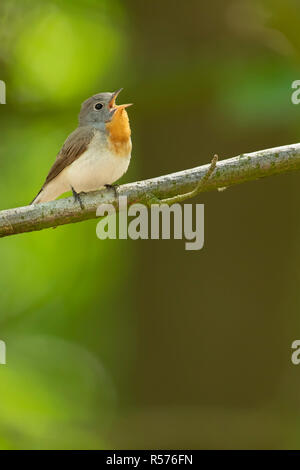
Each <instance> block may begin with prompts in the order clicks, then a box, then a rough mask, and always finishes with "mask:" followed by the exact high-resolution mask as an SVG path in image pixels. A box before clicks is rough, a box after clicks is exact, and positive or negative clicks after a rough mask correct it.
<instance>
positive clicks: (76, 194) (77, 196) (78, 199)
mask: <svg viewBox="0 0 300 470" xmlns="http://www.w3.org/2000/svg"><path fill="white" fill-rule="evenodd" d="M72 193H73V196H74V200H75V202H79V204H80V207H81V209H84V205H83V202H82V200H81V197H80V194H79V193H76V191H75V189H74V188H73V186H72ZM81 194H82V193H81Z"/></svg>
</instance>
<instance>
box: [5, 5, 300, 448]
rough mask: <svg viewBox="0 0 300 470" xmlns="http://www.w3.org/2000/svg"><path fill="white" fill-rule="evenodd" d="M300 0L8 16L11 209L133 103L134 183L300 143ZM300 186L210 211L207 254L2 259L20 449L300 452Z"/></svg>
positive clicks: (59, 254) (286, 179)
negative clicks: (84, 138) (65, 152)
mask: <svg viewBox="0 0 300 470" xmlns="http://www.w3.org/2000/svg"><path fill="white" fill-rule="evenodd" d="M299 30H300V2H299V1H298V0H257V1H251V0H248V1H243V0H232V1H230V0H227V1H221V0H220V1H217V0H211V1H210V2H204V1H199V0H188V1H186V2H180V3H178V2H174V0H163V1H158V0H152V1H145V2H141V1H139V0H127V1H121V0H119V1H118V0H84V1H83V0H72V1H71V2H70V1H67V0H52V1H50V0H43V1H42V0H30V1H29V0H22V1H17V0H1V4H0V79H1V80H4V81H5V82H6V85H7V104H6V105H1V106H0V126H1V145H0V168H1V180H2V183H1V185H0V201H1V207H0V208H1V209H6V208H11V207H17V206H22V205H26V204H27V203H28V202H29V201H31V200H32V198H33V197H34V196H35V194H36V193H37V191H38V189H39V187H40V186H41V183H42V182H43V179H44V178H45V176H46V174H47V171H48V169H49V168H50V166H51V164H52V162H53V161H54V158H55V156H56V154H57V152H58V150H59V149H60V146H61V145H62V143H63V141H64V140H65V138H66V137H67V135H68V134H69V133H70V132H71V131H72V130H73V129H74V128H75V127H76V125H77V114H78V112H79V107H80V103H81V102H82V101H83V100H84V99H86V98H87V97H89V96H90V95H92V94H94V93H97V92H101V91H113V90H116V89H118V88H120V87H124V92H123V93H122V97H120V100H119V102H128V101H129V102H134V104H135V106H134V107H132V108H130V110H129V115H130V119H131V126H132V133H133V136H132V137H133V158H132V163H131V166H130V169H129V171H128V173H127V174H126V175H125V176H124V177H123V179H122V181H123V182H131V181H135V180H137V179H145V178H150V177H154V176H158V175H161V174H165V173H170V172H173V171H177V170H181V169H185V168H190V167H194V166H197V165H200V164H204V163H207V162H208V161H209V160H210V159H211V157H212V155H213V154H214V153H218V154H219V156H220V158H227V157H231V156H234V155H237V154H239V153H244V152H250V151H255V150H259V149H262V148H267V147H274V146H278V145H284V144H288V143H294V142H297V141H299V136H300V106H295V105H293V104H292V103H291V93H292V89H291V84H292V82H293V81H294V80H297V79H300V35H299ZM298 188H299V175H298V174H296V173H294V174H290V175H284V176H279V177H272V178H268V179H263V180H260V181H258V182H253V183H248V184H243V185H240V186H237V187H234V188H232V189H228V190H227V191H225V192H222V193H217V192H214V193H207V194H203V195H201V196H199V197H197V198H196V199H195V200H194V202H199V203H200V202H203V203H205V224H206V225H205V247H204V249H203V250H201V251H199V252H190V251H185V250H184V242H183V241H178V240H177V241H166V240H162V241H155V240H153V241H150V240H149V241H131V240H128V241H125V240H121V241H115V240H111V241H100V240H98V239H97V238H96V221H95V220H91V221H88V222H84V223H80V224H74V225H67V226H63V227H59V228H57V229H56V230H52V229H50V230H44V231H42V232H36V233H30V234H24V235H17V236H14V237H8V238H4V239H2V240H1V242H0V260H1V267H2V269H1V271H0V286H1V295H0V339H2V340H5V341H6V344H7V365H5V366H4V365H2V366H0V448H2V449H49V448H50V449H57V448H58V449H88V448H92V449H95V448H97V449H98V448H99V449H103V448H104V449H108V448H110V449H111V448H201V449H204V448H209V449H215V448H293V447H294V448H298V449H299V448H300V393H299V389H300V366H299V368H297V367H296V366H294V365H292V364H291V361H290V356H291V343H292V341H293V340H294V339H299V337H300V321H299V311H300V290H299V281H300V279H299V278H300V276H299V268H298V266H299V261H300V259H299V258H300V248H299V243H298V240H299V229H300V223H299V209H298V207H299V206H298V204H299V202H300V196H299V189H298Z"/></svg>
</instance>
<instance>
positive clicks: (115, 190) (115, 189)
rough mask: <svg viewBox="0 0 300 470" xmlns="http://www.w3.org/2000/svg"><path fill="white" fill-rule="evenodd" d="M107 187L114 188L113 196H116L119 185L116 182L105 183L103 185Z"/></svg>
mask: <svg viewBox="0 0 300 470" xmlns="http://www.w3.org/2000/svg"><path fill="white" fill-rule="evenodd" d="M104 186H105V187H106V188H107V189H113V190H114V193H115V197H117V196H118V189H119V185H118V184H105V185H104Z"/></svg>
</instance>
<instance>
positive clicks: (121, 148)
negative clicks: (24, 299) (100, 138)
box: [106, 107, 131, 157]
mask: <svg viewBox="0 0 300 470" xmlns="http://www.w3.org/2000/svg"><path fill="white" fill-rule="evenodd" d="M106 129H107V132H108V142H109V146H110V147H111V150H112V151H113V152H114V153H115V154H116V155H119V156H120V157H126V156H128V155H129V154H130V152H131V139H130V135H131V130H130V125H129V118H128V114H127V112H126V110H125V109H124V108H121V107H120V108H119V109H117V110H116V111H115V114H114V117H113V119H112V120H111V121H110V122H109V123H107V124H106Z"/></svg>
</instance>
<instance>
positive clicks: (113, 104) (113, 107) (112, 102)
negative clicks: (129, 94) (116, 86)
mask: <svg viewBox="0 0 300 470" xmlns="http://www.w3.org/2000/svg"><path fill="white" fill-rule="evenodd" d="M122 90H123V88H120V90H117V91H115V92H114V93H113V96H112V98H111V100H110V102H109V103H108V107H109V108H110V109H111V112H112V113H114V112H115V111H116V110H117V109H125V108H128V107H129V106H132V104H133V103H128V104H119V105H116V99H117V96H118V95H119V93H121V91H122Z"/></svg>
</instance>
